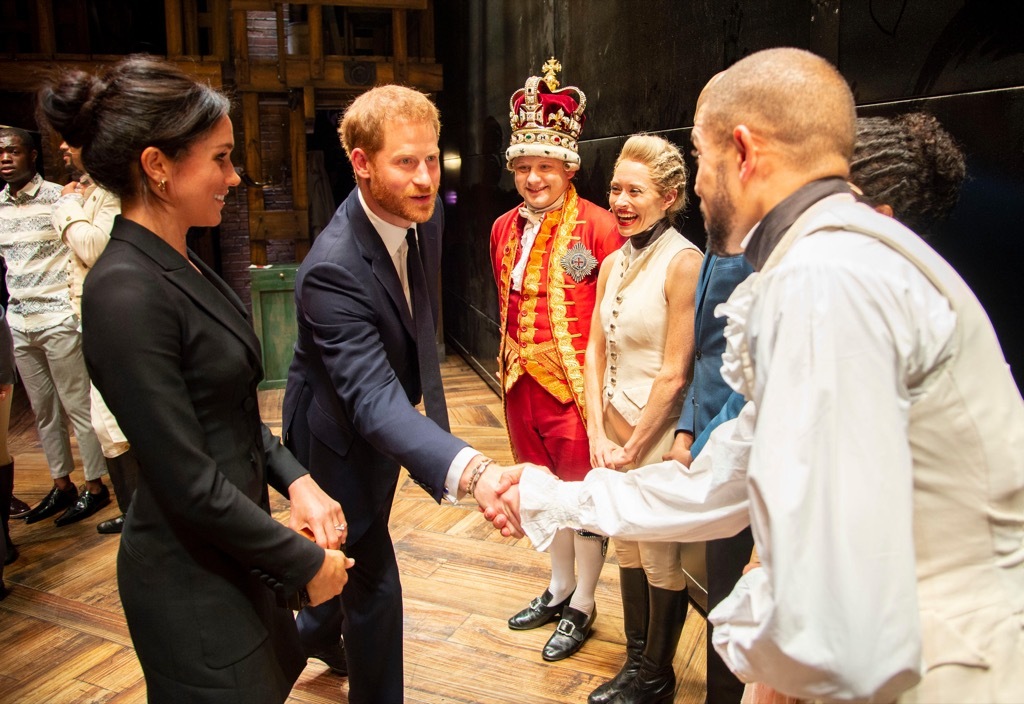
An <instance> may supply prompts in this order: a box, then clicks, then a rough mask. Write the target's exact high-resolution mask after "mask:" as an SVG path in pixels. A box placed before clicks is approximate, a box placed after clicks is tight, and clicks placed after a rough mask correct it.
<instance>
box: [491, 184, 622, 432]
mask: <svg viewBox="0 0 1024 704" xmlns="http://www.w3.org/2000/svg"><path fill="white" fill-rule="evenodd" d="M524 222H525V219H524V218H523V217H522V216H520V215H519V208H513V209H512V210H510V211H508V212H507V213H505V214H504V215H502V216H501V217H499V218H498V219H497V220H495V222H494V226H493V227H492V228H491V265H492V267H493V269H494V278H495V283H496V284H497V286H498V305H499V309H500V320H501V331H502V337H501V343H500V346H499V350H498V374H499V378H500V381H501V386H502V390H503V391H506V392H507V391H508V390H509V389H511V388H512V385H513V384H515V382H516V380H518V379H519V378H520V376H522V375H523V374H529V375H530V376H531V377H533V378H534V380H535V381H537V382H538V383H539V384H540V385H541V386H543V387H544V388H545V389H546V390H547V391H548V392H550V393H551V394H552V395H553V396H554V397H555V398H557V399H558V400H560V401H562V402H563V403H565V402H568V401H569V400H573V401H574V402H575V406H576V409H577V410H578V411H579V414H580V418H581V420H583V421H584V422H585V421H586V417H587V415H586V403H585V401H584V393H583V355H584V353H585V352H586V349H587V340H588V338H589V336H590V321H591V315H592V313H593V311H594V306H595V304H596V298H597V275H598V271H599V270H600V266H601V262H602V261H604V258H605V257H606V256H608V255H609V254H611V253H612V252H614V251H615V250H617V249H619V248H620V247H621V246H622V245H623V243H624V242H625V240H624V239H623V237H622V236H621V235H620V234H619V231H618V226H617V224H616V221H615V217H614V216H613V215H612V214H611V213H610V212H609V211H608V210H607V209H605V208H601V207H599V206H597V205H594V204H593V203H591V202H590V201H587V200H583V199H582V198H579V197H578V196H577V195H576V189H575V188H574V187H573V186H572V184H570V185H569V190H568V191H566V194H565V202H564V203H563V205H562V208H561V210H556V211H552V212H549V213H547V215H546V217H545V219H544V222H543V223H542V224H541V227H540V231H539V232H538V233H537V239H536V240H535V242H534V244H533V248H532V249H531V252H530V255H529V256H530V258H529V260H528V261H527V266H526V270H525V272H524V275H523V285H522V290H521V291H514V290H512V269H513V267H515V265H516V262H517V261H518V259H519V247H520V243H521V240H522V233H523V224H524Z"/></svg>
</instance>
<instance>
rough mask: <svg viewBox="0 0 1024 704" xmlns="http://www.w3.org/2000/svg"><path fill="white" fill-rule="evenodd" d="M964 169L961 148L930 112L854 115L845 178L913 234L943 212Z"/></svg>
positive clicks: (927, 227) (951, 201) (928, 226)
mask: <svg viewBox="0 0 1024 704" xmlns="http://www.w3.org/2000/svg"><path fill="white" fill-rule="evenodd" d="M966 173H967V166H966V163H965V160H964V153H963V151H962V150H961V149H960V147H959V145H957V143H956V140H954V139H953V137H952V135H950V134H949V132H947V131H946V130H945V129H944V128H943V127H942V125H941V124H940V123H939V121H938V120H937V119H936V118H935V117H934V116H932V115H929V114H928V113H923V112H912V113H904V114H901V115H896V116H893V117H858V118H857V141H856V144H855V145H854V149H853V159H852V160H851V161H850V180H851V181H852V182H853V183H854V184H855V185H856V186H857V187H858V188H859V189H860V190H861V192H862V193H863V200H865V201H867V202H868V203H870V204H871V205H873V206H874V207H875V209H877V210H878V211H879V212H881V213H884V214H886V215H889V216H891V217H895V218H896V219H897V220H899V221H900V222H902V223H903V224H904V225H906V226H907V227H909V228H910V229H911V230H913V231H914V232H916V233H917V234H919V235H922V236H927V235H928V234H930V233H931V232H932V230H933V228H934V227H935V226H936V225H937V224H938V223H940V222H942V221H943V220H945V219H946V217H948V215H949V213H950V211H952V210H953V207H954V206H955V205H956V202H957V200H958V198H959V196H960V186H961V184H962V183H963V181H964V176H965V175H966Z"/></svg>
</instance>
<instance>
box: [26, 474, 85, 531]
mask: <svg viewBox="0 0 1024 704" xmlns="http://www.w3.org/2000/svg"><path fill="white" fill-rule="evenodd" d="M77 497H78V489H77V488H76V487H75V485H74V484H72V485H71V486H69V487H68V488H67V489H58V488H57V487H56V486H55V487H53V488H52V489H50V493H49V494H47V495H46V496H45V497H44V498H43V500H42V501H40V502H39V505H38V506H36V507H35V508H34V509H32V510H31V511H29V512H28V513H26V514H25V523H35V522H37V521H41V520H43V519H44V518H49V517H50V516H52V515H54V514H56V513H59V512H60V511H63V510H64V509H66V508H68V507H69V506H74V505H75V500H76V499H77Z"/></svg>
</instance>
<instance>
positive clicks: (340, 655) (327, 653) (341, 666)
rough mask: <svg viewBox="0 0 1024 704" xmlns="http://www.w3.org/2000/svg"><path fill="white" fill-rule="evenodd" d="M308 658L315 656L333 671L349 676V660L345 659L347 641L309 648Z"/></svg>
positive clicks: (340, 675) (341, 675) (336, 673)
mask: <svg viewBox="0 0 1024 704" xmlns="http://www.w3.org/2000/svg"><path fill="white" fill-rule="evenodd" d="M306 658H307V659H309V658H315V659H317V660H319V661H320V662H322V663H323V664H325V665H327V667H328V668H330V670H331V672H333V673H334V674H335V675H338V676H339V677H348V661H347V660H345V641H341V642H339V643H338V645H336V646H334V647H330V648H320V649H316V650H307V651H306Z"/></svg>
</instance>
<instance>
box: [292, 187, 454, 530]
mask: <svg viewBox="0 0 1024 704" xmlns="http://www.w3.org/2000/svg"><path fill="white" fill-rule="evenodd" d="M442 229H443V215H442V209H441V203H440V200H438V202H437V205H436V208H435V210H434V216H433V217H432V218H431V219H430V221H429V222H426V223H422V224H420V225H419V226H418V227H417V232H418V235H419V248H420V251H421V253H422V257H423V264H424V267H423V268H424V270H425V272H426V277H427V285H428V288H429V290H430V294H431V297H430V302H431V307H432V309H433V313H434V322H435V325H436V322H437V311H438V300H437V284H438V271H439V268H440V259H441V232H442ZM295 307H296V315H297V318H298V328H299V329H298V339H297V341H296V343H295V356H294V358H293V359H292V364H291V368H290V369H289V371H288V386H287V389H286V390H285V397H284V409H283V428H284V436H285V444H287V445H288V447H290V448H292V450H293V451H295V455H296V457H298V458H299V460H300V461H302V462H303V464H305V465H306V466H308V467H309V468H310V471H311V472H312V474H313V478H314V479H315V480H316V482H317V483H318V484H319V485H320V486H321V487H323V489H324V491H326V492H327V493H328V494H330V495H331V496H333V497H334V498H335V499H336V500H337V501H339V502H340V503H341V507H342V509H343V510H344V511H345V517H346V518H347V519H348V524H349V533H348V540H347V542H348V544H352V543H354V542H356V541H357V540H359V538H360V537H361V536H362V535H363V533H364V532H365V531H366V528H367V526H368V525H369V524H370V522H371V521H372V520H373V519H374V518H375V517H377V516H379V515H380V514H381V512H382V511H383V512H385V513H386V512H388V511H390V508H391V499H392V496H393V493H394V489H395V485H396V482H397V481H398V471H399V467H400V466H404V467H405V468H406V469H408V470H409V474H410V475H411V476H412V478H413V480H414V481H416V482H417V483H418V484H419V485H420V486H421V487H423V489H424V490H425V491H427V493H429V494H430V495H431V496H433V497H434V499H435V500H436V501H438V502H440V501H441V498H442V495H443V491H444V481H445V478H446V476H447V473H448V468H449V466H450V464H451V461H452V460H453V459H454V457H455V455H456V454H457V453H458V452H459V451H460V450H461V449H462V448H464V447H466V443H465V442H463V441H462V440H459V439H458V438H456V437H453V436H452V435H451V434H449V433H447V432H446V431H444V430H442V429H441V428H439V427H438V426H437V425H436V424H435V423H434V422H433V421H431V420H429V419H428V418H426V417H425V416H423V415H422V414H421V413H420V412H419V411H417V410H416V408H415V407H414V406H415V404H416V403H418V402H419V399H420V395H421V394H420V381H419V366H418V363H417V355H416V334H415V328H414V326H413V321H412V316H411V315H410V313H409V307H408V303H407V302H406V299H405V294H404V293H403V291H402V285H401V282H400V281H399V279H398V274H397V273H396V272H395V266H394V263H393V262H392V260H391V256H390V255H389V254H388V252H387V249H386V248H385V246H384V242H383V241H382V240H381V238H380V235H378V234H377V231H376V230H375V229H374V228H373V225H372V224H371V223H370V220H369V218H367V217H366V213H365V212H364V211H363V208H362V205H361V204H360V203H359V194H358V191H357V190H356V189H353V191H352V193H351V194H350V195H349V197H348V198H347V199H346V200H345V202H344V203H343V204H342V205H341V207H340V208H338V211H337V212H336V213H335V214H334V217H333V218H332V219H331V222H330V223H329V224H328V225H327V227H326V228H324V230H323V232H321V233H320V234H319V235H318V236H317V238H316V241H315V242H314V243H313V247H312V248H311V249H310V252H309V254H308V255H307V256H306V258H305V260H304V261H303V263H302V266H300V267H299V271H298V274H297V275H296V278H295Z"/></svg>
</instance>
